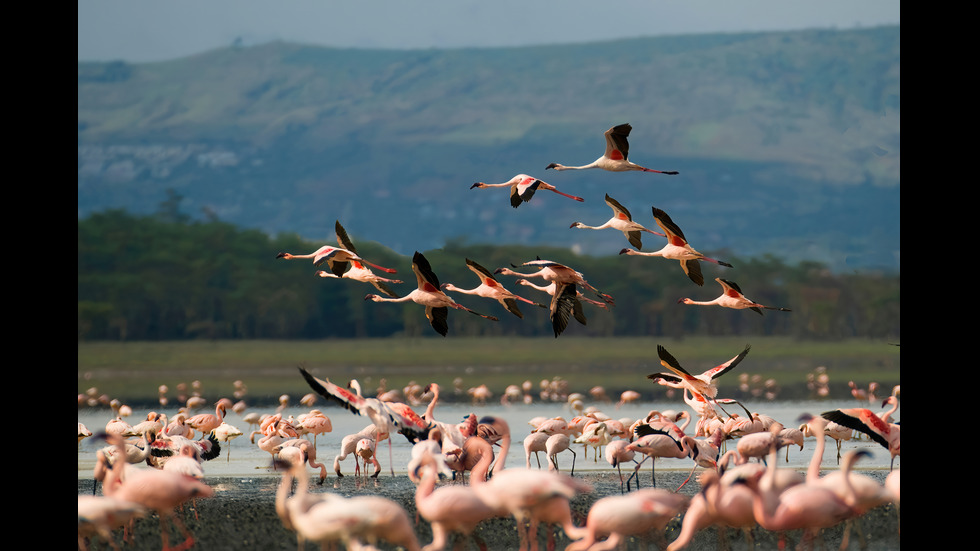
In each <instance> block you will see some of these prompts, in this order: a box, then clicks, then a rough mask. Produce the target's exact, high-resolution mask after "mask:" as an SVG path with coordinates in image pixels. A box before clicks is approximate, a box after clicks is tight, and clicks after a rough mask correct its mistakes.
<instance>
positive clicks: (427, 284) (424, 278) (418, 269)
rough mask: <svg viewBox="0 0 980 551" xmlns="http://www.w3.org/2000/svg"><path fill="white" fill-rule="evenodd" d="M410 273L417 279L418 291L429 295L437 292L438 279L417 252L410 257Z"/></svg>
mask: <svg viewBox="0 0 980 551" xmlns="http://www.w3.org/2000/svg"><path fill="white" fill-rule="evenodd" d="M412 271H413V272H415V277H416V279H418V283H419V289H422V290H423V291H428V292H430V293H431V292H435V291H438V290H439V278H438V277H436V273H435V272H433V271H432V266H431V265H429V261H428V260H427V259H426V258H425V257H424V256H422V253H420V252H418V251H415V255H414V256H413V257H412Z"/></svg>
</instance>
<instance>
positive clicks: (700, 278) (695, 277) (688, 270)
mask: <svg viewBox="0 0 980 551" xmlns="http://www.w3.org/2000/svg"><path fill="white" fill-rule="evenodd" d="M681 268H683V269H684V273H685V274H687V277H688V278H690V280H691V281H693V282H694V283H696V284H697V285H702V286H703V285H704V275H703V274H702V273H701V262H699V261H698V259H696V258H692V259H690V260H681ZM760 313H761V312H760Z"/></svg>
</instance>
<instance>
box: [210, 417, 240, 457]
mask: <svg viewBox="0 0 980 551" xmlns="http://www.w3.org/2000/svg"><path fill="white" fill-rule="evenodd" d="M212 432H213V434H214V437H215V439H216V440H217V441H218V442H227V443H228V446H227V447H228V451H227V453H225V461H231V441H232V440H234V439H235V438H238V437H239V436H242V434H244V433H242V431H241V430H239V429H238V428H237V427H235V426H234V425H229V424H228V423H224V422H222V423H221V424H220V425H218V428H216V429H214V430H213V431H212Z"/></svg>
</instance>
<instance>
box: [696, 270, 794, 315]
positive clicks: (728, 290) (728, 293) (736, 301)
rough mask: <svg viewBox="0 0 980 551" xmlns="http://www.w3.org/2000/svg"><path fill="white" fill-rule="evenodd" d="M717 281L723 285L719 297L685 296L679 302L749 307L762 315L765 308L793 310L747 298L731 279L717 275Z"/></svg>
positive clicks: (781, 310)
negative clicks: (702, 299) (703, 298)
mask: <svg viewBox="0 0 980 551" xmlns="http://www.w3.org/2000/svg"><path fill="white" fill-rule="evenodd" d="M715 281H717V282H718V283H719V284H720V285H721V290H722V293H721V295H720V296H719V297H718V298H715V299H713V300H708V301H697V300H693V299H690V298H686V297H685V298H682V299H680V300H678V301H677V303H678V304H681V303H683V304H693V305H698V306H722V307H725V308H733V309H735V310H744V309H746V308H748V309H750V310H752V311H753V312H756V313H757V314H759V315H760V316H761V315H763V314H762V310H763V309H766V310H779V311H780V312H792V310H790V309H789V308H777V307H775V306H766V305H765V304H759V303H758V302H755V301H754V300H749V299H748V298H746V296H745V295H744V294H742V290H741V289H740V288H739V287H738V284H737V283H735V282H734V281H731V280H729V279H722V278H720V277H716V278H715Z"/></svg>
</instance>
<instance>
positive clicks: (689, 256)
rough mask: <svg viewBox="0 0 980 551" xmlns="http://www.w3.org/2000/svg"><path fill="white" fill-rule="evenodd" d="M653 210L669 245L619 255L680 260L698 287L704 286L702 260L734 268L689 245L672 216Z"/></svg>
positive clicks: (620, 252) (624, 252) (654, 208)
mask: <svg viewBox="0 0 980 551" xmlns="http://www.w3.org/2000/svg"><path fill="white" fill-rule="evenodd" d="M652 208H653V218H654V220H656V221H657V225H658V226H660V229H662V230H664V232H666V233H667V244H666V245H664V246H663V248H662V249H660V250H659V251H653V252H649V253H645V252H641V251H634V250H633V249H623V250H621V251H619V254H625V255H637V256H659V257H662V258H667V259H670V260H678V261H680V263H681V268H682V269H683V270H684V273H685V274H687V277H688V278H690V279H691V281H693V282H694V283H696V284H697V285H704V275H702V274H701V264H700V262H699V261H700V260H704V261H707V262H713V263H715V264H718V265H720V266H726V267H728V268H732V267H733V266H732V265H731V264H729V263H728V262H724V261H721V260H717V259H714V258H709V257H707V256H704V255H703V254H701V253H699V252H698V251H696V250H694V248H693V247H691V245H689V244H688V242H687V239H686V238H685V237H684V232H682V231H681V229H680V227H678V226H677V224H675V223H674V221H673V220H671V219H670V216H667V213H666V212H664V211H662V210H660V209H658V208H657V207H652Z"/></svg>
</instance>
